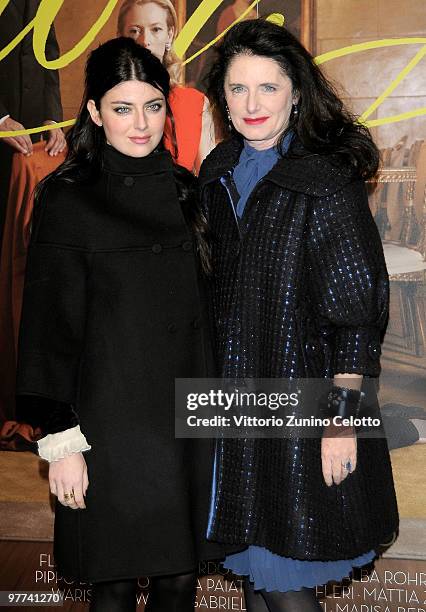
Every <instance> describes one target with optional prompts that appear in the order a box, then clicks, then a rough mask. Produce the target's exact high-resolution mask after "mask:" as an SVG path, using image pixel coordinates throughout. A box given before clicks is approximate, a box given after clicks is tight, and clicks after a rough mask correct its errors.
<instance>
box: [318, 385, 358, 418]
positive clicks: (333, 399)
mask: <svg viewBox="0 0 426 612" xmlns="http://www.w3.org/2000/svg"><path fill="white" fill-rule="evenodd" d="M364 397H365V393H363V392H362V391H358V390H357V389H347V388H346V387H337V386H336V385H333V387H332V388H331V391H330V392H329V394H328V396H327V416H328V417H329V418H332V417H335V416H339V417H342V418H344V419H347V418H350V417H357V416H358V414H359V411H360V408H361V402H362V400H363V399H364Z"/></svg>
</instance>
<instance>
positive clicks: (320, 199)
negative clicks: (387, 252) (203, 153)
mask: <svg viewBox="0 0 426 612" xmlns="http://www.w3.org/2000/svg"><path fill="white" fill-rule="evenodd" d="M241 147H242V144H241V143H240V141H239V140H236V139H235V140H230V141H227V142H224V143H221V144H220V145H219V146H218V147H216V149H215V150H214V151H213V152H212V153H211V154H210V155H209V157H208V158H207V159H206V161H205V162H204V164H203V166H202V169H201V173H200V180H201V187H202V193H203V200H204V205H205V209H206V214H207V217H208V221H209V225H210V229H211V234H212V249H213V265H214V278H213V279H212V286H211V298H212V310H213V318H214V326H215V335H216V355H217V359H218V366H219V370H220V375H221V376H223V377H230V378H233V377H258V378H270V377H283V378H298V377H321V378H322V377H330V378H331V377H332V376H333V375H334V374H335V373H358V374H363V375H364V376H365V377H377V376H378V375H379V372H380V343H381V339H382V337H383V334H384V330H385V327H386V323H387V318H388V275H387V271H386V265H385V261H384V257H383V250H382V245H381V241H380V237H379V234H378V232H377V229H376V226H375V224H374V220H373V218H372V216H371V214H370V210H369V207H368V200H367V193H366V188H365V185H364V182H363V181H362V180H361V179H359V178H358V177H357V176H355V175H354V172H353V171H352V170H351V169H350V168H349V166H348V165H347V164H344V163H343V162H342V160H341V158H339V157H338V156H337V155H332V156H328V157H325V156H320V155H313V154H311V155H306V152H305V156H301V154H302V155H303V153H304V152H303V149H302V147H301V145H300V144H299V143H298V142H297V141H295V142H293V145H292V147H291V149H290V151H289V153H288V154H287V155H286V156H285V157H284V158H283V159H280V160H279V161H278V162H277V164H276V165H275V166H274V168H273V169H272V170H271V171H270V172H269V173H268V174H267V175H266V176H265V177H264V178H263V179H262V180H261V181H260V182H259V183H258V184H257V186H256V187H255V189H254V190H253V192H252V194H251V196H250V198H249V200H248V202H247V204H246V207H245V210H244V213H243V216H242V218H241V219H240V220H238V219H237V217H236V215H235V213H234V209H233V207H232V205H231V200H233V201H234V202H235V201H236V200H237V199H238V194H237V193H236V188H235V184H234V182H233V179H232V168H233V167H234V166H235V165H236V163H237V162H238V158H239V154H240V151H241ZM376 403H377V402H376ZM377 408H378V407H377ZM216 461H217V469H216V482H215V495H214V499H213V502H214V503H213V504H212V508H213V513H212V516H211V521H210V528H209V537H210V538H211V539H213V540H218V541H220V542H226V543H233V544H242V543H245V544H255V545H259V546H263V547H266V548H268V549H269V550H271V551H273V552H275V553H277V554H280V555H284V556H289V557H293V558H296V559H308V560H337V559H345V558H346V559H348V558H353V557H355V556H358V555H360V554H362V553H365V552H367V551H369V550H371V549H373V548H376V547H378V545H379V544H380V543H383V542H385V541H386V540H387V539H388V538H389V536H390V535H392V533H393V532H395V531H396V530H397V526H398V512H397V505H396V498H395V491H394V486H393V480H392V471H391V465H390V460H389V453H388V448H387V443H386V440H385V439H384V438H374V439H365V438H363V439H359V440H358V464H357V469H356V470H355V472H354V473H353V474H351V475H350V476H349V477H347V478H346V479H345V480H344V481H343V483H342V484H340V485H339V486H336V485H333V486H331V487H328V486H326V484H325V482H324V479H323V476H322V468H321V441H320V439H301V438H298V439H262V440H259V439H257V440H253V439H251V440H236V439H225V440H222V441H220V442H219V443H218V444H217V455H216Z"/></svg>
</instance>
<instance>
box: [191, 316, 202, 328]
mask: <svg viewBox="0 0 426 612" xmlns="http://www.w3.org/2000/svg"><path fill="white" fill-rule="evenodd" d="M191 326H192V328H193V329H200V327H201V321H200V319H199V318H198V317H197V318H196V319H194V320H193V321H192V323H191Z"/></svg>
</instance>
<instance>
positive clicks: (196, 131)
mask: <svg viewBox="0 0 426 612" xmlns="http://www.w3.org/2000/svg"><path fill="white" fill-rule="evenodd" d="M117 30H118V34H119V36H129V37H131V38H133V39H134V40H136V42H137V43H138V44H140V45H143V46H145V47H146V48H147V49H149V50H150V51H151V52H152V53H154V55H156V56H157V57H158V58H159V59H160V60H161V61H162V62H163V64H164V66H165V67H166V68H167V70H168V71H169V73H170V77H171V80H172V89H171V93H170V107H171V109H172V112H173V117H174V124H175V130H176V140H177V158H176V162H177V163H178V164H180V165H182V166H184V167H185V168H187V169H188V170H190V171H191V172H195V173H198V170H199V168H200V165H201V162H202V161H203V160H204V158H205V157H206V155H207V154H208V153H209V152H210V151H211V150H212V149H213V147H214V146H215V135H214V126H213V121H212V117H211V114H210V110H209V104H208V100H207V98H206V96H204V94H203V93H201V92H200V91H198V90H197V89H194V88H193V87H182V86H181V85H179V76H180V64H181V62H180V60H179V58H178V57H177V56H176V55H175V54H174V52H173V49H172V46H173V41H174V40H175V38H176V36H177V34H178V21H177V15H176V10H175V8H174V6H173V4H172V2H171V0H124V2H123V4H122V5H121V7H120V12H119V15H118V23H117ZM170 128H171V125H170V123H168V124H166V140H165V144H166V147H167V148H168V149H169V150H170V151H171V152H172V154H174V150H173V145H172V141H171V139H170V133H171V131H170Z"/></svg>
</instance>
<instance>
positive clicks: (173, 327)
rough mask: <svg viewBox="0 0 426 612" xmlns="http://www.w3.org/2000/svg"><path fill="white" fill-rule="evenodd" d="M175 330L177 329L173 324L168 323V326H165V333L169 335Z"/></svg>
mask: <svg viewBox="0 0 426 612" xmlns="http://www.w3.org/2000/svg"><path fill="white" fill-rule="evenodd" d="M176 330H177V327H176V325H175V324H174V323H169V324H168V325H167V331H168V332H169V333H170V334H174V333H175V331H176Z"/></svg>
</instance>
